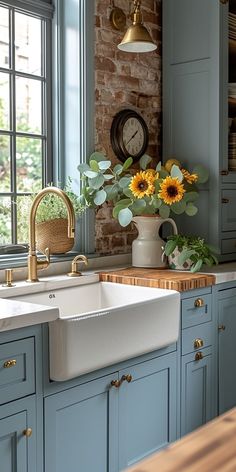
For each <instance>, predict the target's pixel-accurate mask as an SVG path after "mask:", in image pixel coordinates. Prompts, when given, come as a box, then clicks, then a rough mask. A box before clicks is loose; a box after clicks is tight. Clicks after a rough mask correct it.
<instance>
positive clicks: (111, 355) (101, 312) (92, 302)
mask: <svg viewBox="0 0 236 472" xmlns="http://www.w3.org/2000/svg"><path fill="white" fill-rule="evenodd" d="M17 300H23V301H28V302H31V303H39V304H40V305H47V306H55V307H58V308H59V313H60V315H59V319H57V320H56V321H53V322H50V323H49V352H50V378H51V379H52V380H57V381H64V380H68V379H71V378H74V377H77V376H78V375H81V374H85V373H87V372H91V371H93V370H96V369H100V368H102V367H105V366H107V365H111V364H114V363H115V362H118V361H123V360H125V359H128V358H131V357H134V356H138V355H141V354H144V353H147V352H151V351H153V350H156V349H160V348H162V347H165V346H167V345H169V344H171V343H173V342H175V341H176V340H177V338H178V333H179V318H180V295H179V293H178V292H175V291H174V290H164V289H158V288H147V287H138V286H130V285H124V284H115V283H110V282H97V283H93V284H88V285H80V286H75V287H69V288H63V289H58V290H54V291H51V292H43V293H36V294H32V295H28V294H27V295H25V296H21V297H17Z"/></svg>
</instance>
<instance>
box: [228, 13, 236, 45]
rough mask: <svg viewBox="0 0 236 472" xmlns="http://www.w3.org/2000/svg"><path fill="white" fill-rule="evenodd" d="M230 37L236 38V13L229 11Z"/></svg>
mask: <svg viewBox="0 0 236 472" xmlns="http://www.w3.org/2000/svg"><path fill="white" fill-rule="evenodd" d="M229 38H230V39H236V15H235V14H234V13H231V12H229Z"/></svg>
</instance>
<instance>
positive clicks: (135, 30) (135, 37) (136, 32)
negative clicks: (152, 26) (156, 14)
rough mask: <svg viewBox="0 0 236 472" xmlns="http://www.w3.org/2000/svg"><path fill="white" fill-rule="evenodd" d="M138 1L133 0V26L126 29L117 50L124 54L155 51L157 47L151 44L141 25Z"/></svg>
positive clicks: (145, 30)
mask: <svg viewBox="0 0 236 472" xmlns="http://www.w3.org/2000/svg"><path fill="white" fill-rule="evenodd" d="M140 5H141V1H140V0H134V12H133V13H132V17H133V24H132V25H131V26H130V27H129V28H128V29H127V31H126V33H125V35H124V38H123V39H122V41H121V43H120V44H118V48H119V49H121V51H125V52H150V51H155V49H156V48H157V45H156V44H155V43H154V42H153V40H152V38H151V36H150V34H149V32H148V30H147V29H146V28H145V26H144V25H143V21H142V13H141V11H140Z"/></svg>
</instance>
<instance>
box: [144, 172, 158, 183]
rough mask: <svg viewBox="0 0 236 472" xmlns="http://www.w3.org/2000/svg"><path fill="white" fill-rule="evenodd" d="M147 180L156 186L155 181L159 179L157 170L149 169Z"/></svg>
mask: <svg viewBox="0 0 236 472" xmlns="http://www.w3.org/2000/svg"><path fill="white" fill-rule="evenodd" d="M145 174H146V177H147V179H148V180H149V181H150V183H152V184H154V182H155V180H156V179H158V177H159V173H158V172H156V170H155V169H147V170H146V171H145Z"/></svg>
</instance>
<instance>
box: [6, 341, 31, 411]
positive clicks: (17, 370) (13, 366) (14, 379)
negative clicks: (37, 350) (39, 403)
mask: <svg viewBox="0 0 236 472" xmlns="http://www.w3.org/2000/svg"><path fill="white" fill-rule="evenodd" d="M34 369H35V365H34V337H30V338H26V339H20V340H18V341H13V342H9V343H5V344H1V345H0V404H3V403H6V402H9V401H12V400H16V399H17V398H20V397H24V396H25V395H29V394H32V393H34V392H35V374H34Z"/></svg>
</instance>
